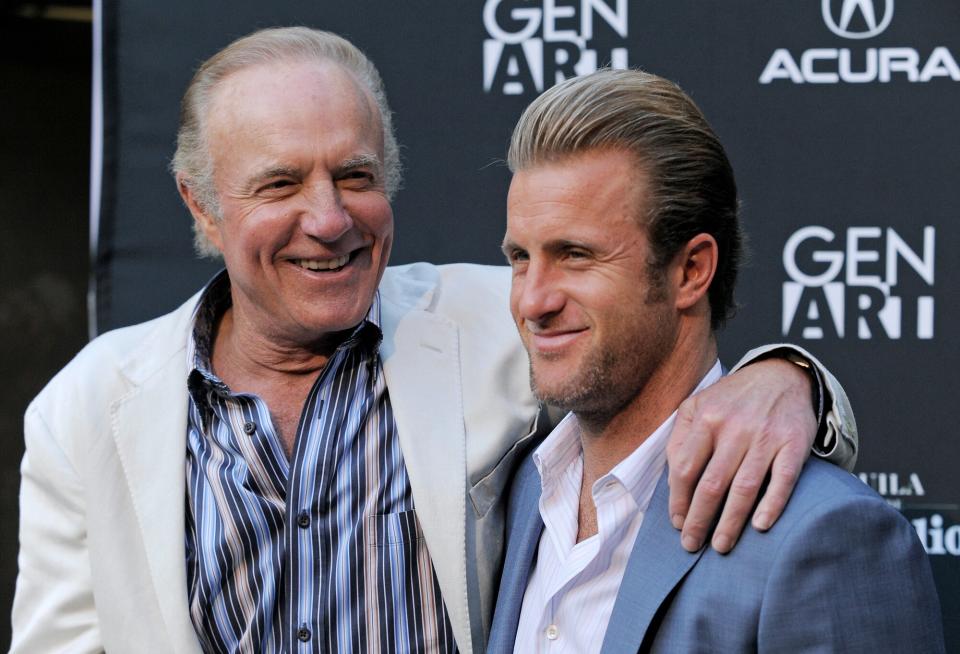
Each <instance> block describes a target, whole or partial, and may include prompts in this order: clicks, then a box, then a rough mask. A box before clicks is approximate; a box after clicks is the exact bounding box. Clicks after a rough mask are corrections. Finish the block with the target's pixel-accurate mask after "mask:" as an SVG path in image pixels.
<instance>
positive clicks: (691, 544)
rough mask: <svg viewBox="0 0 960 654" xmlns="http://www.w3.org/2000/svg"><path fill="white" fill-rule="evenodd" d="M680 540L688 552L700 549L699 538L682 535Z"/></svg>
mask: <svg viewBox="0 0 960 654" xmlns="http://www.w3.org/2000/svg"><path fill="white" fill-rule="evenodd" d="M680 542H681V543H682V544H683V549H685V550H687V551H688V552H696V551H697V550H698V549H700V545H702V543H701V542H700V539H698V538H694V537H693V536H683V537H682V538H681V539H680Z"/></svg>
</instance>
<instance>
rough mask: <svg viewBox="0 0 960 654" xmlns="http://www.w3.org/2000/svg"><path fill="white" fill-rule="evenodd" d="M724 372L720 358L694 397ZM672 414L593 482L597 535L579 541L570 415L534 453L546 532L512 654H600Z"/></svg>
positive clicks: (578, 461)
mask: <svg viewBox="0 0 960 654" xmlns="http://www.w3.org/2000/svg"><path fill="white" fill-rule="evenodd" d="M721 375H722V369H721V367H720V362H719V361H717V362H716V363H715V364H714V366H713V367H712V368H711V369H710V371H709V372H708V373H707V374H706V376H705V377H704V378H703V380H701V382H700V384H699V385H698V386H697V388H696V389H695V390H694V393H697V392H699V391H701V390H703V389H704V388H706V387H707V386H709V385H710V384H712V383H714V382H715V381H717V380H718V379H720V377H721ZM676 415H677V414H676V412H674V413H673V414H672V415H671V416H670V417H669V418H667V419H666V420H665V421H664V422H663V424H661V425H660V426H659V427H658V428H657V429H656V431H654V432H653V433H652V434H650V436H648V437H647V439H646V440H644V441H643V443H642V444H641V445H640V447H638V448H637V449H636V450H634V451H633V452H632V453H631V454H630V455H629V456H628V457H627V458H625V459H624V460H623V461H621V462H620V463H618V464H617V465H616V466H614V468H613V469H612V470H611V471H610V472H608V473H607V474H606V475H604V476H603V477H601V478H600V479H598V480H597V481H596V482H594V484H593V487H592V488H591V494H592V498H593V502H594V504H595V505H596V508H597V533H596V534H595V535H593V536H591V537H590V538H587V539H584V540H582V541H580V542H579V543H578V542H577V531H578V528H579V511H580V486H581V483H582V481H583V450H582V448H581V446H580V428H579V425H578V424H577V419H576V417H575V416H574V415H573V414H572V413H571V414H569V415H568V416H567V417H566V418H564V419H563V421H562V422H561V423H560V424H559V425H557V427H556V428H555V429H554V430H553V432H551V433H550V435H549V436H547V438H546V439H545V440H544V441H543V443H541V444H540V446H539V447H538V448H537V449H536V451H535V452H534V453H533V462H534V464H535V465H536V467H537V471H538V472H539V473H540V483H541V487H542V491H541V494H540V517H541V518H542V519H543V525H544V529H543V534H542V535H541V536H540V545H539V549H538V550H537V558H536V564H535V566H534V568H533V571H532V572H531V574H530V580H529V581H528V583H527V590H526V592H525V593H524V596H523V604H522V605H521V609H520V623H519V625H518V627H517V639H516V641H515V643H514V649H513V651H514V654H536V653H538V652H543V653H547V652H549V653H550V654H589V653H590V652H599V651H600V647H601V646H602V645H603V637H604V634H605V633H606V631H607V624H608V623H609V622H610V615H611V614H612V612H613V605H614V603H615V602H616V599H617V593H618V592H619V591H620V582H621V581H622V580H623V573H624V571H625V570H626V568H627V560H628V559H629V558H630V554H631V553H632V551H633V544H634V542H635V541H636V540H637V534H638V533H639V532H640V525H641V524H642V523H643V516H644V514H645V513H646V511H647V507H648V506H649V505H650V499H651V498H652V497H653V491H654V490H655V489H656V486H657V482H658V481H659V479H660V475H661V474H662V473H663V467H664V465H666V461H667V454H666V445H667V438H668V437H669V436H670V431H671V430H672V429H673V423H674V420H675V419H676ZM678 538H679V536H678ZM656 564H657V563H656V561H651V562H650V565H656Z"/></svg>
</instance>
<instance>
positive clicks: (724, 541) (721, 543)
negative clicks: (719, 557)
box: [713, 534, 733, 554]
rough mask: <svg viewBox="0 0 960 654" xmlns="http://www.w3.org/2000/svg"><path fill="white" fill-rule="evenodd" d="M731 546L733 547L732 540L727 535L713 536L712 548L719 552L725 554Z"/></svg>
mask: <svg viewBox="0 0 960 654" xmlns="http://www.w3.org/2000/svg"><path fill="white" fill-rule="evenodd" d="M731 547H733V541H731V540H730V537H729V536H723V535H721V534H717V535H716V536H714V537H713V549H715V550H717V551H718V552H720V553H721V554H726V553H727V552H729V551H730V548H731Z"/></svg>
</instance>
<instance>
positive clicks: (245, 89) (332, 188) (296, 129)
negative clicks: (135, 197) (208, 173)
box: [201, 63, 393, 346]
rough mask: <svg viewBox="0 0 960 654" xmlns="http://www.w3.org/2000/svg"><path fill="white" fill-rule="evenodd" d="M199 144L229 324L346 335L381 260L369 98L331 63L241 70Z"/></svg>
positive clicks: (269, 333) (382, 218)
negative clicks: (206, 163) (206, 161)
mask: <svg viewBox="0 0 960 654" xmlns="http://www.w3.org/2000/svg"><path fill="white" fill-rule="evenodd" d="M207 135H208V139H209V147H210V153H211V156H212V158H213V163H214V181H215V185H216V189H217V193H218V195H219V198H220V206H221V208H222V213H223V217H222V220H219V221H214V220H212V219H210V218H207V219H202V220H201V226H202V227H203V228H204V230H205V231H206V233H207V235H208V236H209V237H210V239H211V241H212V242H213V243H214V244H215V245H216V246H217V247H218V248H219V249H220V250H221V251H222V252H223V257H224V261H225V263H226V267H227V270H228V272H229V274H230V280H231V284H232V288H233V300H234V318H235V320H244V321H247V322H248V324H250V325H252V326H253V327H254V329H255V330H256V331H257V332H258V333H260V334H261V335H263V336H265V337H267V338H270V339H271V340H273V341H276V342H278V343H283V344H291V345H294V346H299V345H304V346H308V345H310V344H312V343H314V342H317V341H318V340H322V339H323V338H324V336H327V335H329V334H331V333H333V332H338V331H341V330H345V329H348V328H350V327H353V326H354V325H356V324H357V323H359V322H360V320H362V319H363V317H364V315H365V314H366V312H367V310H368V309H369V307H370V303H371V301H372V298H373V295H374V293H375V292H376V289H377V285H378V284H379V281H380V277H381V276H382V274H383V270H384V267H385V266H386V264H387V259H388V257H389V255H390V246H391V243H392V239H393V213H392V211H391V208H390V204H389V202H388V201H387V197H386V192H385V189H384V174H383V168H382V162H383V135H382V133H381V124H380V117H379V113H378V111H377V109H376V106H375V105H374V103H373V101H372V99H371V98H370V97H369V96H368V94H367V93H365V92H364V90H363V89H362V88H361V87H360V86H359V84H358V83H357V82H356V81H355V80H354V79H353V78H352V77H351V75H350V74H349V73H347V72H346V71H344V70H343V69H342V68H340V67H339V66H336V65H334V64H318V63H282V64H275V65H271V66H257V67H254V68H248V69H245V70H241V71H239V72H237V73H235V74H233V75H231V76H230V77H228V78H227V79H225V80H224V81H223V82H222V83H221V85H220V86H219V87H218V88H217V90H216V93H215V96H214V99H213V102H212V103H211V107H210V109H209V112H208V115H207Z"/></svg>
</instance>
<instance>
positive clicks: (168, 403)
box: [111, 303, 200, 652]
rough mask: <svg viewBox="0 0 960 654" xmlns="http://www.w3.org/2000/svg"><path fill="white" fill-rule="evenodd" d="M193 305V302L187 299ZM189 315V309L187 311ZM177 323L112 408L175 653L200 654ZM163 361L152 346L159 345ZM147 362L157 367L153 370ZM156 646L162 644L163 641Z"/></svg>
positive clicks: (137, 363) (149, 350) (136, 366)
mask: <svg viewBox="0 0 960 654" xmlns="http://www.w3.org/2000/svg"><path fill="white" fill-rule="evenodd" d="M188 305H189V303H188ZM186 317H189V313H187V314H186ZM185 329H186V327H184V326H183V325H182V322H179V321H178V325H177V330H178V331H175V332H173V334H174V336H172V337H171V336H170V335H169V333H167V332H164V334H163V335H160V334H154V335H153V336H156V338H153V339H150V340H149V341H148V342H145V347H144V348H141V350H140V351H139V353H138V354H139V356H136V355H135V356H134V357H132V359H131V361H132V363H131V366H130V368H131V370H130V371H128V372H129V373H130V378H131V380H132V382H133V386H132V390H131V391H130V392H128V393H127V394H126V395H125V396H123V397H122V398H120V399H119V400H118V401H117V402H115V403H114V404H113V406H112V407H111V418H112V432H113V439H114V443H115V445H116V448H117V452H118V454H119V458H120V462H121V465H122V467H123V474H124V477H125V479H126V482H127V487H128V489H129V491H130V497H131V501H132V505H133V510H134V513H135V520H136V524H137V525H138V526H139V528H140V532H141V537H142V539H143V543H144V548H145V551H146V558H147V562H148V566H149V575H150V578H151V580H152V583H153V588H154V589H155V592H156V595H157V602H158V604H159V606H160V613H161V615H162V617H163V621H164V623H165V626H166V628H167V631H168V632H169V634H170V638H171V643H172V649H173V651H175V652H199V651H200V650H199V644H198V641H197V636H196V632H195V631H194V628H193V623H192V622H191V620H190V614H189V607H188V601H187V586H186V563H185V555H186V553H185V540H184V539H185V523H184V520H185V516H184V510H185V504H186V499H185V497H186V496H185V492H186V480H185V468H184V466H185V460H186V428H187V393H186V380H187V373H186V354H185V353H184V350H183V349H182V347H181V348H179V349H175V350H174V351H173V352H172V353H171V352H170V349H169V340H168V339H177V340H176V341H175V342H182V341H183V339H184V337H185ZM159 344H166V346H167V347H166V348H165V350H164V352H165V354H164V355H163V356H165V357H166V360H165V361H163V359H159V360H160V361H163V362H162V363H160V364H159V367H156V366H157V365H158V364H157V361H158V358H157V355H156V351H155V350H154V349H153V347H151V346H157V347H162V345H159ZM150 366H154V367H153V368H152V369H151V368H150ZM155 645H157V646H160V644H159V643H156V644H155Z"/></svg>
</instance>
